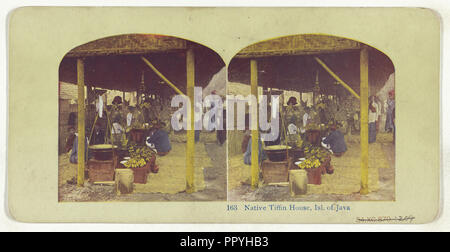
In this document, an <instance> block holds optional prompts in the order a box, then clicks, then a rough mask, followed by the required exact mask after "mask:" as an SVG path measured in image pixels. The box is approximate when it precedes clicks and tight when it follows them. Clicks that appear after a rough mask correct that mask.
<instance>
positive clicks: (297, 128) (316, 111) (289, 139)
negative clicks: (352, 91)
mask: <svg viewBox="0 0 450 252" xmlns="http://www.w3.org/2000/svg"><path fill="white" fill-rule="evenodd" d="M297 104H298V103H297V99H296V98H295V97H290V98H289V100H288V102H287V107H286V108H285V109H284V111H283V114H282V119H281V124H280V125H281V126H282V129H281V130H280V135H279V137H278V139H277V140H275V141H271V142H264V144H265V145H276V144H280V142H282V139H284V142H286V144H287V145H290V146H292V147H298V143H299V142H302V141H303V140H305V138H306V137H305V136H306V132H307V130H308V129H309V126H310V125H312V124H316V125H318V124H321V123H322V121H323V122H324V123H326V121H327V120H328V116H326V115H325V109H326V107H325V106H320V104H319V106H317V107H308V106H306V103H305V102H303V101H301V104H300V106H297ZM322 104H323V105H325V104H324V103H322ZM301 139H302V140H301ZM322 145H323V146H324V147H325V148H327V149H328V150H329V151H330V152H332V153H333V154H334V155H335V156H341V155H342V154H343V153H344V152H346V151H347V145H346V143H345V139H344V134H343V133H342V132H340V131H339V129H338V127H337V124H336V123H332V124H331V125H330V126H329V133H328V135H327V136H326V137H324V138H323V142H322ZM251 146H252V144H251V135H250V131H249V130H248V129H247V130H246V132H245V134H244V139H243V141H242V152H243V153H244V163H245V164H247V165H250V164H251V149H252V148H251ZM258 146H259V147H258V149H259V162H262V161H263V160H264V159H265V158H266V154H265V153H264V149H263V141H262V140H261V139H259V141H258Z"/></svg>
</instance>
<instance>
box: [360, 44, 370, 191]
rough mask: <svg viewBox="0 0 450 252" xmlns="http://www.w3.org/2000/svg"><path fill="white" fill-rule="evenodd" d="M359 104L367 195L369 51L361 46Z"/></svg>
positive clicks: (362, 184)
mask: <svg viewBox="0 0 450 252" xmlns="http://www.w3.org/2000/svg"><path fill="white" fill-rule="evenodd" d="M360 76H361V77H360V78H361V84H360V95H361V99H360V103H361V131H360V134H361V141H360V142H361V190H360V194H362V195H366V194H368V193H369V50H368V48H367V47H366V46H363V47H362V49H361V53H360Z"/></svg>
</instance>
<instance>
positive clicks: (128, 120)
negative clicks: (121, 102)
mask: <svg viewBox="0 0 450 252" xmlns="http://www.w3.org/2000/svg"><path fill="white" fill-rule="evenodd" d="M132 119H133V114H132V113H131V112H129V113H128V114H127V126H128V127H130V126H131V120H132Z"/></svg>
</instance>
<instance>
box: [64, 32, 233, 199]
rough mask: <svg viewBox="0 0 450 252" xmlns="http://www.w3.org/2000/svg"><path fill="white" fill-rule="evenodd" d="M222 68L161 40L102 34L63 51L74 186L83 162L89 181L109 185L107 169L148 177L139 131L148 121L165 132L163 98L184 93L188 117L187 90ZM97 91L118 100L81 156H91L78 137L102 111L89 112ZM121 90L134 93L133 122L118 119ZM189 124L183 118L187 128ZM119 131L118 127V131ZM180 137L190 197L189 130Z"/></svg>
mask: <svg viewBox="0 0 450 252" xmlns="http://www.w3.org/2000/svg"><path fill="white" fill-rule="evenodd" d="M223 66H224V63H223V61H222V60H221V58H220V57H219V56H218V55H217V54H216V53H215V52H214V51H212V50H211V49H209V48H207V47H205V46H202V45H199V44H197V43H194V42H190V41H187V40H184V39H180V38H176V37H170V36H163V35H150V34H128V35H120V36H113V37H107V38H102V39H98V40H95V41H92V42H89V43H86V44H84V45H81V46H78V47H76V48H74V49H72V50H71V51H69V52H68V53H67V54H66V55H65V56H64V58H63V59H62V61H61V64H60V68H59V80H60V82H64V83H72V84H74V85H77V86H78V99H77V106H78V109H77V118H78V120H77V133H78V139H79V143H78V151H77V153H78V154H77V155H78V156H77V158H78V160H86V161H87V163H85V162H78V165H77V170H78V173H77V184H78V186H83V185H84V181H85V172H86V167H85V165H86V164H87V165H88V170H89V172H90V174H89V178H90V179H91V180H92V182H99V181H101V180H105V179H106V180H111V179H112V176H114V170H115V169H117V168H130V169H132V170H133V171H134V175H135V176H134V180H135V182H136V183H143V184H145V183H146V182H147V176H148V174H149V173H150V172H151V171H154V172H155V169H156V168H155V167H157V165H156V161H155V159H156V153H154V152H152V151H151V149H149V148H147V146H146V143H145V136H146V133H147V131H148V130H149V129H150V128H151V127H153V126H152V125H150V124H151V121H153V120H156V121H157V122H158V123H159V125H164V126H161V127H167V128H169V129H170V116H169V117H168V116H167V114H171V113H169V112H167V113H162V111H165V110H167V109H168V108H170V99H171V97H172V96H174V95H176V94H181V95H187V97H188V98H189V99H190V100H191V103H190V104H191V112H192V114H191V118H193V111H194V109H193V106H194V102H193V97H194V86H201V87H205V86H206V85H207V84H208V82H209V80H210V79H211V78H212V76H213V75H214V74H216V73H217V72H218V71H219V70H220V69H222V68H223ZM224 85H225V83H224ZM99 90H117V91H120V92H123V94H124V95H123V99H120V100H121V101H120V102H116V103H115V102H113V104H112V105H108V106H105V108H104V112H105V115H104V117H103V118H106V119H104V120H105V121H106V123H105V124H106V125H103V126H106V128H104V130H105V131H106V134H105V135H106V136H105V143H104V145H101V144H100V145H93V146H89V149H90V150H91V151H90V152H89V153H91V152H94V153H95V157H86V146H87V145H86V144H85V141H86V138H88V139H91V137H92V132H93V129H94V125H96V123H97V120H99V119H98V114H99V113H102V112H103V110H102V111H101V112H100V111H99V109H98V107H97V108H96V104H98V91H99ZM85 92H87V94H86V93H85ZM125 92H127V93H130V92H131V93H132V94H134V95H135V96H136V97H135V98H136V106H135V107H134V108H133V109H134V111H133V113H131V112H129V114H132V117H133V123H127V122H126V117H127V116H126V113H127V112H124V111H128V110H127V109H128V105H129V104H127V102H128V101H126V100H125ZM86 96H87V99H85V97H86ZM119 98H121V97H119ZM96 101H97V103H96ZM168 104H169V105H168ZM116 118H120V119H116ZM193 122H194V120H191V126H193ZM119 126H120V127H121V128H122V129H120V130H118V127H119ZM191 129H193V127H191ZM117 132H120V133H121V134H116V133H117ZM186 134H187V137H186V143H185V144H184V145H186V147H185V150H186V151H185V153H186V154H185V160H184V162H182V164H183V166H185V171H184V175H183V176H182V177H184V178H185V183H184V184H185V186H186V188H185V189H186V191H187V192H194V191H196V187H195V181H194V180H195V176H194V174H195V168H194V157H195V144H194V130H187V131H186ZM99 153H103V154H107V155H106V156H107V157H104V158H99V157H100V156H99V155H100V154H99ZM160 168H161V169H169V168H170V167H160ZM111 174H112V175H111Z"/></svg>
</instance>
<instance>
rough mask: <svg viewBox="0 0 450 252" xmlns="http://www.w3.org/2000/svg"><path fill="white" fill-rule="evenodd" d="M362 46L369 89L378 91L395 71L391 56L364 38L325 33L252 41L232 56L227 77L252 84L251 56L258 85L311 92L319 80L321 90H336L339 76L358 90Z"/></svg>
mask: <svg viewBox="0 0 450 252" xmlns="http://www.w3.org/2000/svg"><path fill="white" fill-rule="evenodd" d="M362 47H366V48H368V49H369V86H370V93H371V94H376V93H378V92H379V91H380V90H381V89H382V88H383V87H384V85H385V83H386V82H387V81H388V79H389V78H390V75H391V74H393V73H394V71H395V70H394V65H393V63H392V61H391V60H390V58H389V57H388V56H387V55H386V54H384V53H383V52H381V51H380V50H378V49H376V48H374V47H371V46H370V45H367V44H364V43H362V42H359V41H356V40H352V39H348V38H342V37H337V36H333V35H325V34H301V35H291V36H284V37H279V38H274V39H269V40H264V41H261V42H258V43H255V44H252V45H249V46H248V47H246V48H244V49H242V50H241V51H240V52H238V53H237V54H236V55H235V57H233V59H232V60H231V62H230V64H229V67H228V80H229V81H230V82H237V83H244V84H249V83H250V59H255V60H256V61H257V62H258V86H262V87H266V88H278V89H284V90H293V91H300V92H311V91H313V89H314V87H315V84H317V83H319V86H320V89H321V91H323V92H324V93H330V92H331V94H334V93H335V92H336V88H335V85H334V84H336V81H337V80H336V78H335V76H338V77H339V78H340V79H341V80H343V81H344V82H345V83H346V84H348V86H350V87H351V88H352V89H353V90H354V92H355V93H359V88H360V85H359V84H360V66H359V64H360V51H361V48H362ZM330 70H331V71H332V72H333V73H334V74H335V76H333V75H332V74H330ZM339 91H342V90H338V92H339Z"/></svg>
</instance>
